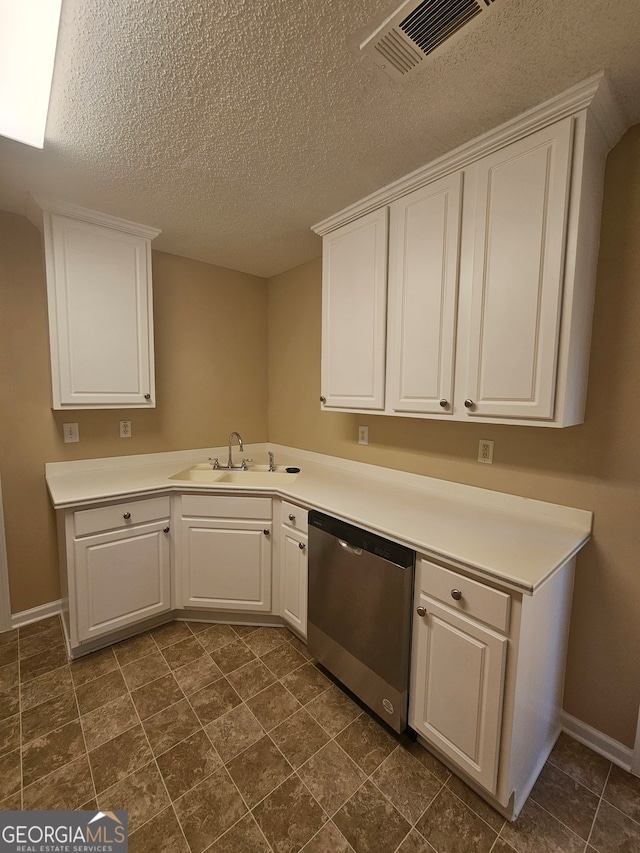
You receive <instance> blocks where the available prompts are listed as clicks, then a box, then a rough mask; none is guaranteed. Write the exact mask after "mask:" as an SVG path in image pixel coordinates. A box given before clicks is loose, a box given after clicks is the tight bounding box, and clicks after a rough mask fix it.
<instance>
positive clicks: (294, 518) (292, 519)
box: [289, 512, 296, 521]
mask: <svg viewBox="0 0 640 853" xmlns="http://www.w3.org/2000/svg"><path fill="white" fill-rule="evenodd" d="M295 520H296V517H295V515H294V514H293V513H292V512H290V513H289V521H295Z"/></svg>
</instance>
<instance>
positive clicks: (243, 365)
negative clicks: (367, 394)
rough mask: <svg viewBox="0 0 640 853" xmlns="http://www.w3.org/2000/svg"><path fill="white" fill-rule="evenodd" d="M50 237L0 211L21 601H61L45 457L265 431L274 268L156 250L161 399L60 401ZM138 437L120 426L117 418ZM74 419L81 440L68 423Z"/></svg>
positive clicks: (1, 452)
mask: <svg viewBox="0 0 640 853" xmlns="http://www.w3.org/2000/svg"><path fill="white" fill-rule="evenodd" d="M41 245H42V243H41V237H40V234H39V232H38V231H37V230H36V229H35V228H34V227H33V226H32V225H31V224H30V223H29V222H28V221H27V220H26V219H24V218H23V217H20V216H13V215H11V214H8V213H0V411H1V412H2V416H1V417H0V476H1V477H2V492H3V498H4V510H5V527H6V534H7V551H8V560H9V581H10V588H11V610H12V612H13V613H17V612H20V611H22V610H26V609H28V608H31V607H35V606H37V605H39V604H44V603H47V602H49V601H55V600H56V599H57V598H59V597H60V593H59V586H58V565H57V550H56V549H57V546H56V534H55V518H54V514H53V511H52V509H51V507H50V504H49V500H48V498H47V493H46V487H45V482H44V464H45V462H56V461H59V460H65V459H83V458H93V457H101V456H119V455H123V454H134V453H152V452H158V451H163V450H182V449H187V448H192V447H211V446H216V445H221V444H226V441H227V438H228V436H229V433H230V432H231V430H234V429H237V430H239V431H240V432H241V434H242V436H243V438H244V439H245V441H247V442H260V441H266V439H267V365H266V358H265V353H266V348H267V325H266V324H267V289H266V283H265V280H264V279H260V278H257V277H255V276H250V275H246V274H244V273H238V272H234V271H232V270H227V269H221V268H219V267H214V266H211V265H210V264H203V263H199V262H197V261H191V260H187V259H186V258H179V257H176V256H174V255H167V254H163V253H160V252H157V253H156V252H154V253H153V278H154V281H153V286H154V322H155V347H156V389H157V401H158V405H157V408H155V409H150V410H145V411H138V410H131V409H128V410H127V409H123V410H117V411H88V412H53V411H52V410H51V408H50V373H49V350H48V331H47V307H46V286H45V278H44V268H43V258H42V248H41ZM121 419H126V420H131V421H132V438H130V439H121V438H119V421H120V420H121ZM70 421H76V422H77V423H78V424H79V428H80V442H79V443H78V444H64V443H63V441H62V424H63V423H66V422H70Z"/></svg>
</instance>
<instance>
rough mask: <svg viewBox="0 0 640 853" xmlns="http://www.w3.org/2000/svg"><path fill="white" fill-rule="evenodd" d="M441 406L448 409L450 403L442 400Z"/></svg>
mask: <svg viewBox="0 0 640 853" xmlns="http://www.w3.org/2000/svg"><path fill="white" fill-rule="evenodd" d="M440 405H441V406H442V408H443V409H446V408H447V406H448V405H449V401H448V400H445V399H442V400H440Z"/></svg>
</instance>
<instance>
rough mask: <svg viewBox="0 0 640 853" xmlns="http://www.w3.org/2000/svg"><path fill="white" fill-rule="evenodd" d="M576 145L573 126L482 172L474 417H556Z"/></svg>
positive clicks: (474, 301)
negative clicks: (565, 250) (559, 345)
mask: <svg viewBox="0 0 640 853" xmlns="http://www.w3.org/2000/svg"><path fill="white" fill-rule="evenodd" d="M572 138H573V121H572V119H570V118H567V119H564V120H563V121H561V122H559V123H557V124H554V125H552V126H551V127H548V128H544V129H543V130H541V131H538V133H534V134H532V135H531V136H528V137H527V138H526V139H522V140H520V141H518V142H515V143H513V144H511V145H509V146H507V147H506V148H504V149H502V150H500V151H496V152H495V153H494V154H491V155H490V156H488V157H484V158H483V159H482V160H480V161H479V163H478V164H477V165H476V170H477V196H476V215H475V223H474V224H475V234H474V241H473V248H474V251H473V272H472V286H471V288H472V289H471V316H470V336H469V355H468V364H469V368H468V382H467V386H466V389H465V393H466V394H467V397H466V398H465V400H468V402H467V403H466V404H465V405H466V408H467V409H468V414H469V415H476V414H477V415H487V416H490V415H497V416H498V417H503V418H504V417H511V416H513V417H518V418H552V417H553V413H554V400H555V377H556V362H557V352H558V336H559V334H560V312H561V297H562V284H563V274H564V269H563V261H564V244H565V232H566V226H567V208H568V203H569V186H570V169H571V144H572Z"/></svg>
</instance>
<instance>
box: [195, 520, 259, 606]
mask: <svg viewBox="0 0 640 853" xmlns="http://www.w3.org/2000/svg"><path fill="white" fill-rule="evenodd" d="M182 524H183V530H182V534H183V535H182V539H183V555H182V571H183V600H182V606H183V607H196V608H201V609H211V610H245V611H268V610H270V609H271V522H264V521H257V522H256V521H228V520H224V521H214V520H210V519H204V518H203V519H197V520H193V519H189V520H185V521H183V523H182Z"/></svg>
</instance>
